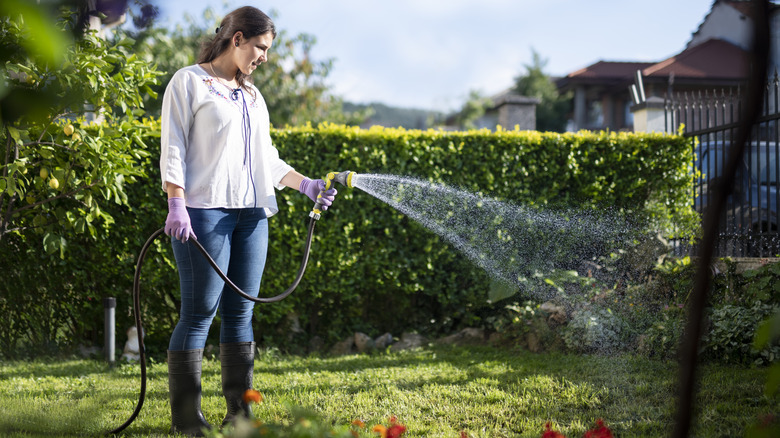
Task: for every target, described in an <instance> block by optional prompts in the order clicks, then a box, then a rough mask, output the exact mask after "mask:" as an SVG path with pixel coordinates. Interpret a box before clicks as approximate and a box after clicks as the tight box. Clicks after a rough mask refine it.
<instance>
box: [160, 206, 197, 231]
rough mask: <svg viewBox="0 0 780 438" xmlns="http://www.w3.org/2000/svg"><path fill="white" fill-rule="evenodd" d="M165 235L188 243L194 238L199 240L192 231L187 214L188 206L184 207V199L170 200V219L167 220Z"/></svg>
mask: <svg viewBox="0 0 780 438" xmlns="http://www.w3.org/2000/svg"><path fill="white" fill-rule="evenodd" d="M165 234H167V235H169V236H173V237H175V238H176V239H179V240H181V241H182V242H186V241H187V239H189V238H190V236H192V237H193V238H194V239H197V236H195V233H194V232H193V231H192V223H190V215H189V214H188V213H187V206H185V205H184V198H168V218H166V219H165Z"/></svg>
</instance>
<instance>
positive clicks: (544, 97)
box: [514, 49, 571, 132]
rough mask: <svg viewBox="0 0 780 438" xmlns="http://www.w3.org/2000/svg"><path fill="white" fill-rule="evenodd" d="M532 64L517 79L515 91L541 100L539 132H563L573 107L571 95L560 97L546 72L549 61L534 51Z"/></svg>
mask: <svg viewBox="0 0 780 438" xmlns="http://www.w3.org/2000/svg"><path fill="white" fill-rule="evenodd" d="M531 53H532V63H531V64H530V65H525V68H526V72H525V74H524V75H521V76H518V77H517V78H515V88H514V91H515V92H516V93H518V94H521V95H523V96H528V97H535V98H537V99H539V105H537V106H536V129H537V130H539V131H553V132H563V131H565V130H566V121H567V113H568V112H569V108H570V107H571V95H570V94H564V95H560V94H559V93H558V89H557V87H556V86H555V84H554V83H553V82H552V81H551V80H550V77H549V76H548V75H547V74H546V73H545V72H544V67H545V65H547V60H543V59H542V57H541V56H540V55H539V54H538V53H537V52H536V51H535V50H533V49H531Z"/></svg>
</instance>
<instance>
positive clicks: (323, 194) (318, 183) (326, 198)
mask: <svg viewBox="0 0 780 438" xmlns="http://www.w3.org/2000/svg"><path fill="white" fill-rule="evenodd" d="M298 191H299V192H301V193H303V194H304V195H306V196H308V197H309V199H311V200H312V202H317V196H320V199H319V201H320V204H322V210H323V211H325V210H327V209H328V207H329V206H330V205H331V204H333V200H334V199H336V194H337V193H338V191H337V190H336V189H335V188H333V187H331V188H330V189H328V190H325V181H323V180H321V179H314V180H313V179H309V178H303V181H301V186H300V187H299V188H298Z"/></svg>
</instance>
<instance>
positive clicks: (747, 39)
mask: <svg viewBox="0 0 780 438" xmlns="http://www.w3.org/2000/svg"><path fill="white" fill-rule="evenodd" d="M712 38H717V39H721V40H724V41H728V42H730V43H731V44H734V45H735V46H737V47H739V48H740V49H742V50H750V46H751V41H752V39H753V21H752V20H751V19H750V18H749V17H747V16H746V15H743V14H742V13H741V12H739V11H738V10H736V9H734V8H732V7H731V6H729V5H728V4H726V3H724V2H717V3H715V4H714V5H713V6H712V10H711V11H710V13H709V14H708V15H707V17H705V19H704V22H703V23H702V24H701V26H700V27H699V30H697V31H696V33H695V34H694V35H693V38H691V40H690V41H689V42H688V46H687V47H686V48H687V49H689V48H691V47H694V46H696V45H699V44H701V43H703V42H705V41H707V40H709V39H712Z"/></svg>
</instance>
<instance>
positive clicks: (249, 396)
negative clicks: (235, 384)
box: [243, 389, 263, 404]
mask: <svg viewBox="0 0 780 438" xmlns="http://www.w3.org/2000/svg"><path fill="white" fill-rule="evenodd" d="M243 398H244V403H247V404H249V402H254V403H260V402H262V401H263V394H260V393H259V392H257V391H255V390H254V389H247V390H246V391H245V392H244V397H243Z"/></svg>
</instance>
